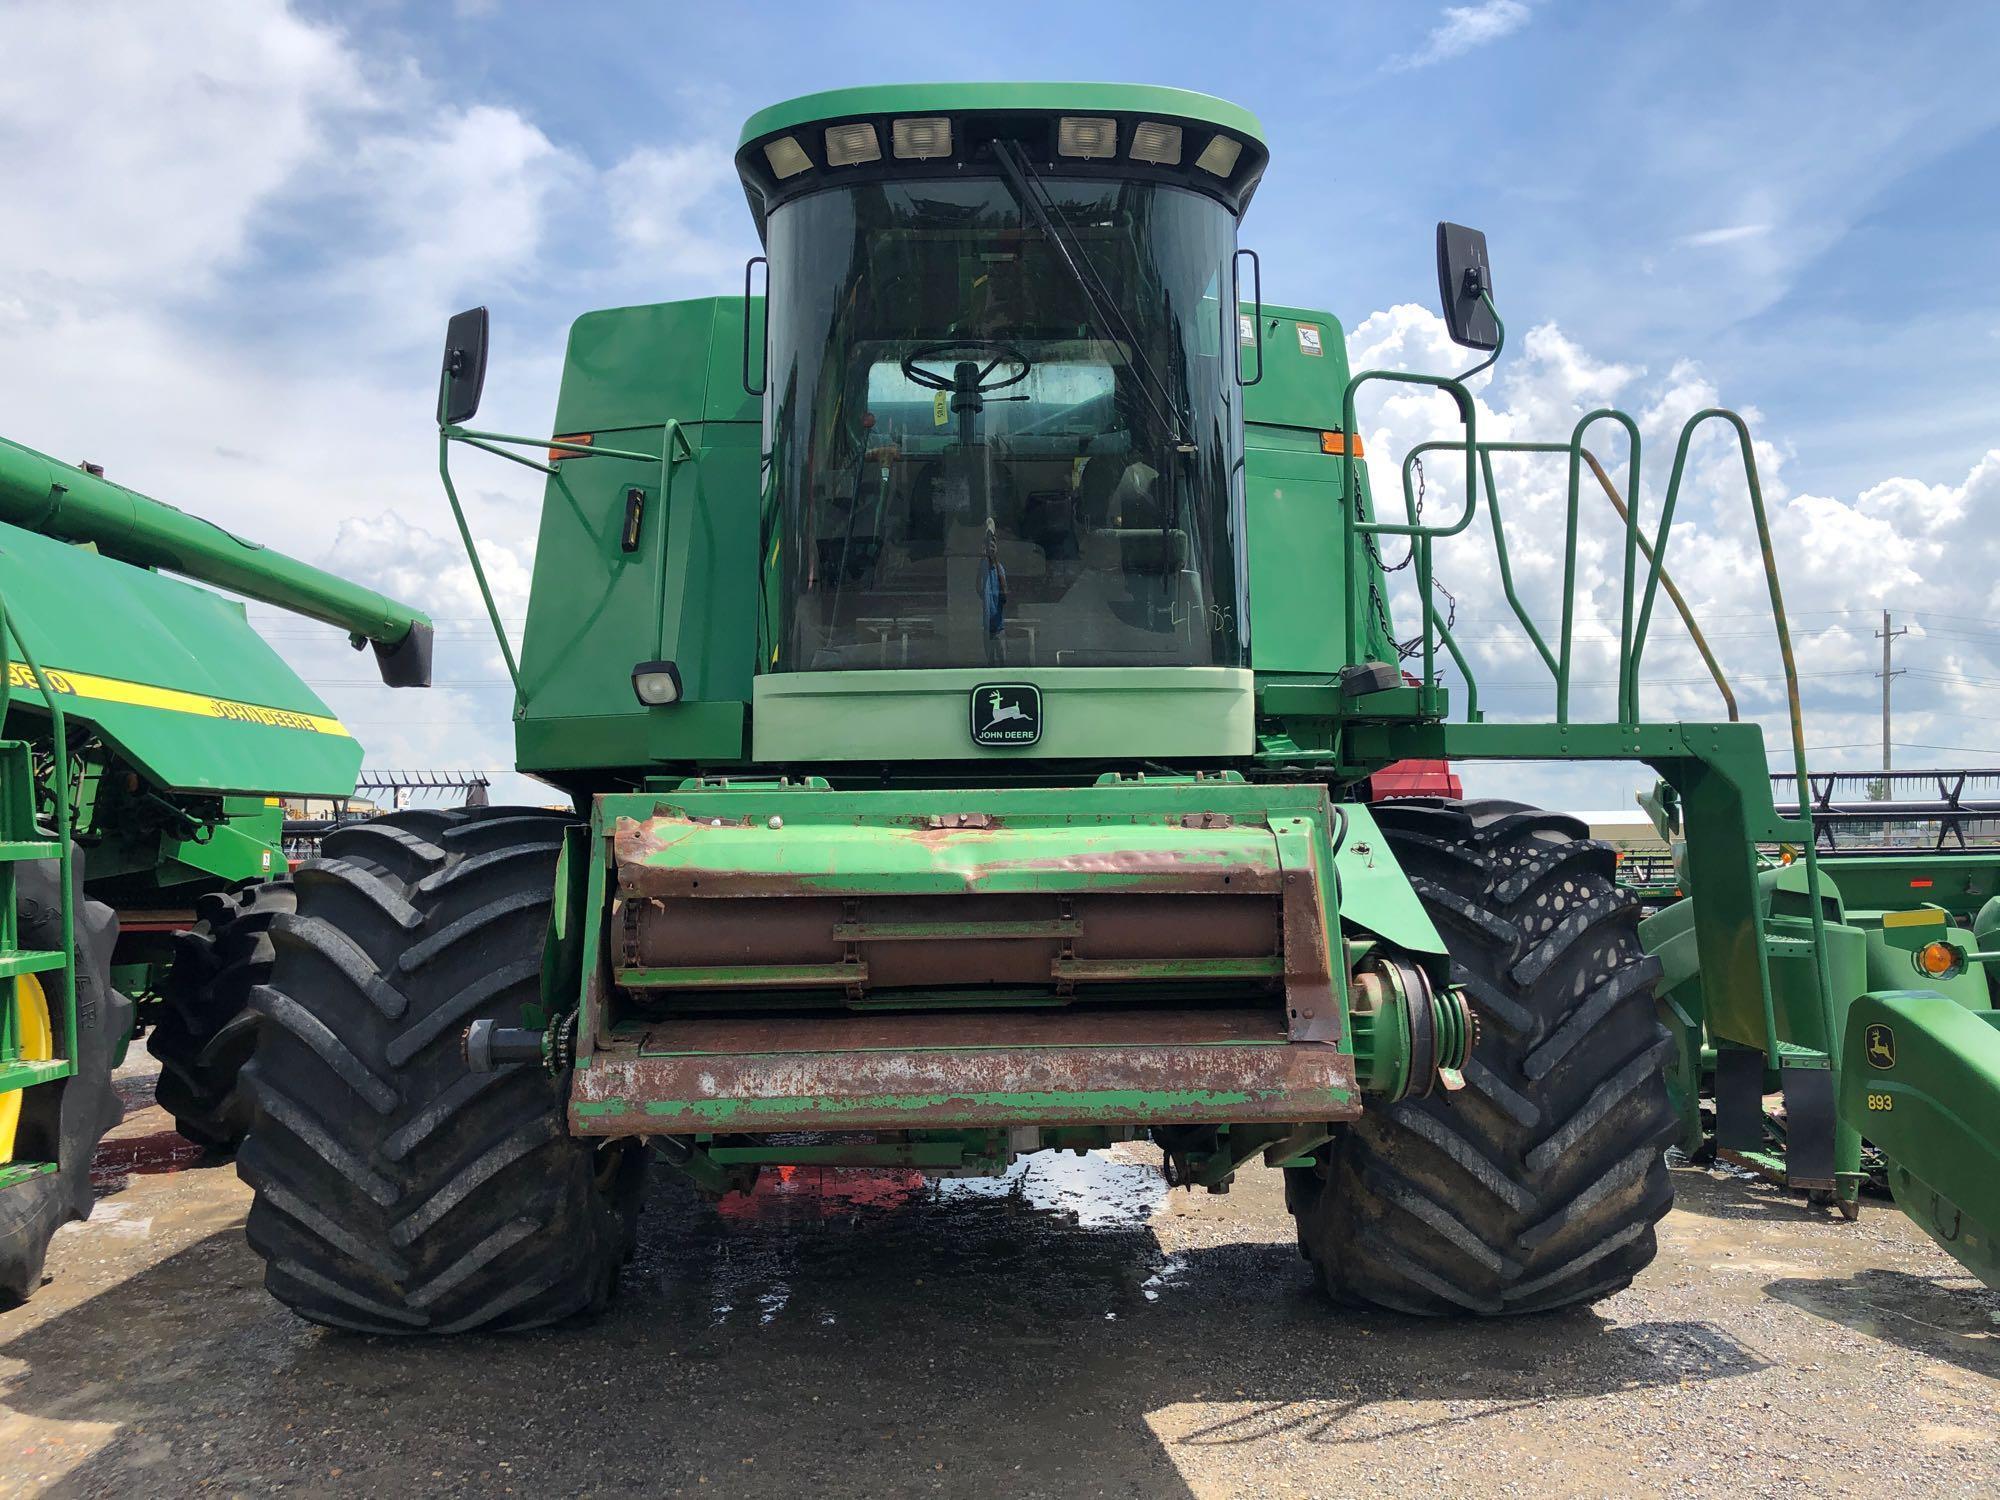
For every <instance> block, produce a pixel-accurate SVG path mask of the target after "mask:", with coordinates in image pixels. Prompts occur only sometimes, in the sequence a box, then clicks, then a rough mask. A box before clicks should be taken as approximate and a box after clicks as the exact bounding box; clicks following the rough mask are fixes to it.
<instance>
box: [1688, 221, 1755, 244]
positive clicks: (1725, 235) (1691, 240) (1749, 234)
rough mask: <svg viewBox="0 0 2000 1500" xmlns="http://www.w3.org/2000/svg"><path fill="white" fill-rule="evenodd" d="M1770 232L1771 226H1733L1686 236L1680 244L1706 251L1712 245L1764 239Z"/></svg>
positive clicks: (1705, 230)
mask: <svg viewBox="0 0 2000 1500" xmlns="http://www.w3.org/2000/svg"><path fill="white" fill-rule="evenodd" d="M1770 232H1771V226H1770V225H1769V224H1731V225H1729V226H1727V227H1726V228H1722V229H1704V230H1702V231H1700V232H1699V233H1697V234H1684V235H1682V236H1681V238H1680V242H1681V243H1682V244H1683V245H1689V246H1692V247H1693V248H1695V249H1697V250H1705V249H1707V248H1709V247H1710V246H1711V245H1733V244H1736V243H1737V242H1738V241H1740V240H1755V239H1762V238H1763V237H1764V236H1765V235H1767V234H1769V233H1770Z"/></svg>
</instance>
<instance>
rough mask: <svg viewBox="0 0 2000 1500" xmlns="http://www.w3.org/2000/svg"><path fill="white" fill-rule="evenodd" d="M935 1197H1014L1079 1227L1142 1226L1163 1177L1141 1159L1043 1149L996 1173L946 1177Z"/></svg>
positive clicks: (1162, 1196)
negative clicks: (1067, 1216) (1072, 1220)
mask: <svg viewBox="0 0 2000 1500" xmlns="http://www.w3.org/2000/svg"><path fill="white" fill-rule="evenodd" d="M936 1192H937V1196H938V1198H939V1199H940V1200H941V1201H943V1202H947V1203H948V1202H950V1201H951V1200H953V1199H955V1198H1018V1199H1019V1200H1020V1201H1021V1202H1022V1203H1024V1204H1026V1205H1027V1206H1028V1207H1029V1208H1037V1209H1043V1210H1046V1211H1050V1212H1054V1213H1065V1214H1070V1215H1073V1216H1074V1217H1075V1219H1076V1222H1077V1227H1078V1228H1080V1229H1141V1228H1144V1227H1145V1225H1146V1224H1147V1223H1148V1222H1150V1221H1151V1219H1152V1217H1153V1215H1154V1214H1155V1213H1156V1212H1158V1210H1159V1207H1160V1205H1161V1204H1162V1203H1164V1202H1166V1200H1167V1179H1166V1178H1165V1177H1164V1176H1162V1175H1161V1173H1160V1169H1159V1168H1158V1167H1155V1166H1151V1165H1149V1164H1147V1163H1145V1162H1136V1161H1125V1160H1123V1159H1122V1158H1120V1157H1117V1156H1114V1155H1112V1154H1111V1153H1110V1152H1108V1151H1092V1152H1090V1153H1089V1154H1088V1155H1085V1156H1078V1155H1076V1154H1075V1153H1074V1152H1069V1151H1061V1152H1057V1151H1042V1152H1037V1153H1036V1154H1035V1155H1033V1156H1024V1157H1022V1158H1020V1159H1019V1160H1018V1161H1016V1162H1015V1163H1014V1165H1013V1166H1011V1167H1009V1168H1008V1169H1007V1171H1006V1173H1005V1174H1004V1175H1002V1176H999V1177H949V1178H945V1179H943V1180H942V1181H940V1182H938V1183H937V1184H936Z"/></svg>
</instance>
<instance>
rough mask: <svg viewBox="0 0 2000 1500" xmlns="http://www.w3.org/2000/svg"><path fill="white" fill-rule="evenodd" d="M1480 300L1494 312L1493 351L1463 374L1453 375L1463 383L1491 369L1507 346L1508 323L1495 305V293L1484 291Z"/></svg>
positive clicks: (1480, 295)
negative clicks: (1501, 316) (1503, 320)
mask: <svg viewBox="0 0 2000 1500" xmlns="http://www.w3.org/2000/svg"><path fill="white" fill-rule="evenodd" d="M1479 300H1480V301H1481V302H1483V303H1485V304H1486V310H1487V311H1488V312H1490V313H1492V314H1493V327H1494V330H1495V333H1494V338H1493V352H1492V353H1491V354H1489V355H1487V356H1486V358H1484V359H1482V360H1481V361H1480V362H1479V363H1478V364H1476V365H1474V366H1473V367H1472V368H1471V369H1469V370H1467V371H1466V372H1465V373H1464V374H1463V375H1458V376H1455V377H1453V378H1454V379H1456V380H1458V381H1460V382H1461V383H1462V382H1464V381H1467V380H1470V379H1472V377H1473V376H1475V375H1477V374H1479V373H1480V372H1481V371H1482V370H1487V369H1491V368H1492V366H1493V362H1494V361H1495V360H1497V359H1498V358H1499V357H1500V351H1501V350H1502V349H1504V348H1506V347H1507V325H1506V324H1505V323H1504V322H1502V321H1501V319H1500V309H1499V308H1497V307H1495V306H1494V305H1493V294H1492V293H1491V292H1485V291H1482V292H1481V293H1480V294H1479Z"/></svg>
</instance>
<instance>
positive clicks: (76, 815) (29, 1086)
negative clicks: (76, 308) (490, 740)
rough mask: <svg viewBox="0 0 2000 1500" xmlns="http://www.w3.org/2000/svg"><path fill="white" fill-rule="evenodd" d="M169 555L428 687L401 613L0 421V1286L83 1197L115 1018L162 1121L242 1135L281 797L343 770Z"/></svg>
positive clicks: (215, 604)
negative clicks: (2, 427)
mask: <svg viewBox="0 0 2000 1500" xmlns="http://www.w3.org/2000/svg"><path fill="white" fill-rule="evenodd" d="M174 573H177V574H180V575H182V577H184V578H188V579H197V580H200V581H201V582H203V583H207V584H212V585H214V586H216V587H219V588H225V589H229V590H231V591H232V592H234V593H237V594H241V595H243V596H245V597H247V598H251V599H256V600H259V601H262V602H264V603H267V604H273V605H277V606H279V607H281V608H284V609H288V610H292V611H295V612H296V613H299V614H302V615H305V616H307V617H309V618H311V619H315V620H321V621H325V622H326V623H328V624H331V625H335V626H338V627H340V628H342V629H344V630H346V631H348V632H350V634H351V635H352V637H353V639H354V641H355V644H356V645H357V646H360V645H363V644H368V643H372V644H373V645H374V648H375V654H376V657H377V660H378V662H379V663H380V666H381V671H382V676H383V680H384V681H386V682H389V683H391V684H392V685H398V686H427V685H428V684H429V682H430V655H431V625H430V621H429V620H428V619H426V618H425V617H424V616H423V615H421V614H419V613H417V612H415V611H413V610H410V609H407V608H405V607H404V606H402V605H399V604H395V603H392V602H391V601H389V600H387V599H384V598H383V597H382V596H381V595H379V594H376V593H374V592H373V591H371V590H368V589H364V588H360V587H357V586H356V585H353V584H350V583H345V582H343V581H341V580H340V579H338V578H334V577H332V576H331V575H329V574H326V573H323V572H321V571H320V570H319V569H317V568H312V567H308V566H307V565H306V564H304V563H301V562H296V561H294V560H293V559H291V558H289V557H286V556H284V555H283V554H281V553H277V552H273V551H270V550H269V549H267V548H264V547H261V546H259V545H258V544H256V543H254V542H247V541H245V540H243V539H242V538H240V537H237V536H234V535H232V534H231V533H229V532H227V531H225V530H223V529H222V528H221V527H219V526H216V525H215V524H213V523H212V522H209V521H204V520H201V519H199V518H198V517H195V516H191V515H188V514H186V513H184V512H182V511H179V510H175V509H174V508H173V507H171V506H168V505H163V504H161V503H159V502H158V501H156V500H150V499H148V498H146V497H145V496H144V495H140V494H138V493H136V492H135V491H132V490H128V489H125V488H124V487H122V486H120V485H116V484H112V483H110V482H108V481H107V480H106V479H104V478H103V476H102V472H101V471H98V470H94V469H88V468H77V467H72V466H71V465H68V464H64V463H61V462H59V461H58V460H56V459H53V458H49V457H48V456H46V455H44V454H41V453H37V452H35V451H34V450H33V449H30V448H24V447H22V446H20V445H19V444H17V443H11V442H7V441H5V440H4V439H0V640H4V642H5V648H6V657H7V672H6V676H5V678H4V680H0V724H4V728H0V976H4V978H5V979H6V981H7V982H8V984H9V987H10V988H9V993H8V995H7V1000H8V1002H9V1003H7V1004H4V1005H0V1304H5V1303H7V1302H15V1301H19V1300H21V1299H22V1298H24V1297H26V1296H28V1294H29V1293H30V1292H32V1291H33V1289H34V1288H35V1286H36V1285H37V1284H38V1283H39V1281H40V1279H41V1272H42V1265H43V1261H44V1259H45V1257H46V1253H47V1249H48V1243H49V1237H50V1236H51V1235H53V1234H54V1233H55V1231H56V1230H57V1229H58V1228H60V1227H61V1226H62V1225H63V1224H65V1223H68V1222H69V1221H71V1220H73V1219H80V1218H85V1217H87V1216H88V1215H89V1213H90V1207H91V1187H90V1160H91V1155H92V1152H93V1151H94V1150H95V1148H96V1145H97V1142H98V1139H99V1137H100V1136H102V1135H103V1133H104V1132H105V1131H106V1130H107V1129H109V1128H110V1127H111V1126H112V1125H113V1124H115V1123H117V1121H118V1119H119V1118H120V1116H121V1114H122V1108H121V1106H120V1104H119V1100H118V1094H117V1092H116V1090H115V1089H114V1088H113V1086H112V1077H111V1075H112V1070H113V1069H114V1068H115V1067H116V1066H117V1065H118V1064H119V1063H120V1062H121V1061H122V1060H123V1058H124V1054H125V1049H126V1046H127V1044H128V1043H129V1041H130V1040H131V1038H132V1036H133V1034H134V1030H135V1027H146V1028H150V1030H151V1035H150V1037H149V1039H148V1043H149V1046H150V1048H151V1050H152V1051H153V1052H154V1054H155V1055H156V1056H158V1058H159V1059H160V1063H161V1074H160V1083H159V1089H158V1094H159V1101H160V1103H161V1104H162V1105H164V1106H165V1107H166V1108H167V1109H168V1110H169V1111H170V1112H171V1113H172V1114H173V1115H174V1117H175V1122H176V1124H177V1125H178V1127H179V1129H180V1131H181V1133H182V1134H183V1135H185V1136H187V1137H188V1138H189V1139H190V1140H193V1141H195V1142H197V1143H199V1144H201V1145H203V1146H207V1147H210V1148H213V1149H217V1150H228V1149H232V1148H233V1147H234V1146H235V1145H236V1144H237V1143H238V1142H239V1141H240V1139H241V1138H242V1136H243V1134H244V1133H245V1132H246V1131H247V1130H248V1128H249V1124H250V1099H249V1095H248V1094H247V1093H246V1092H245V1091H244V1089H243V1088H242V1087H241V1085H240V1080H239V1072H240V1070H241V1068H242V1066H243V1064H244V1063H245V1061H246V1060H247V1059H248V1057H249V1056H250V1053H251V1051H252V1049H253V1047H254V1044H255V1040H256V1030H257V1026H258V1024H259V1023H258V1019H257V1016H256V1015H255V1013H254V1012H252V1011H251V1010H250V1008H249V1005H250V995H251V990H252V988H253V987H254V986H255V985H256V984H258V983H260V982H261V981H262V980H263V979H265V978H267V977H269V974H270V969H271V960H272V948H271V938H270V934H269V929H270V927H271V925H272V922H273V920H274V919H275V918H276V917H277V916H278V915H279V914H280V913H288V912H290V911H291V910H292V908H293V906H294V897H293V892H292V886H291V883H290V881H289V879H288V878H286V877H287V875H288V870H287V867H286V862H285V857H284V849H283V845H282V829H283V822H284V807H283V805H282V798H283V796H284V795H288V794H289V795H296V796H320V797H327V796H346V795H347V794H349V793H350V792H352V791H353V789H354V778H355V773H356V771H357V770H358V769H359V768H360V764H361V748H360V746H359V745H358V744H357V743H356V742H355V740H354V737H353V736H352V735H351V734H349V733H348V731H347V730H346V728H344V727H343V726H342V725H341V724H340V722H339V721H338V720H337V719H335V718H333V717H332V716H331V715H330V714H329V713H328V712H327V707H326V705H325V704H324V703H322V702H321V701H320V700H319V698H318V697H316V696H315V695H314V694H313V692H312V691H311V689H309V688H308V687H307V686H306V685H305V683H303V682H302V681H300V680H299V678H298V676H297V674H295V673H294V672H293V671H292V670H291V668H290V667H288V666H286V665H285V663H284V661H283V660H282V659H281V658H280V657H279V656H278V654H277V653H276V652H275V651H273V650H272V649H271V647H270V646H269V645H267V644H266V643H265V642H264V640H263V639H262V638H261V637H260V636H258V634H257V633H256V631H254V630H253V629H251V627H250V625H249V622H248V621H247V619H246V618H245V615H244V609H243V606H242V605H241V604H240V603H238V602H236V601H234V600H231V599H226V598H224V597H223V596H221V595H220V594H217V593H215V592H214V591H213V590H212V589H209V588H201V587H197V586H196V585H195V584H193V583H185V582H182V581H181V580H180V579H178V578H173V577H169V576H167V575H168V574H174ZM135 1000H136V1001H137V1005H136V1007H135V1004H134V1001H135Z"/></svg>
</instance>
